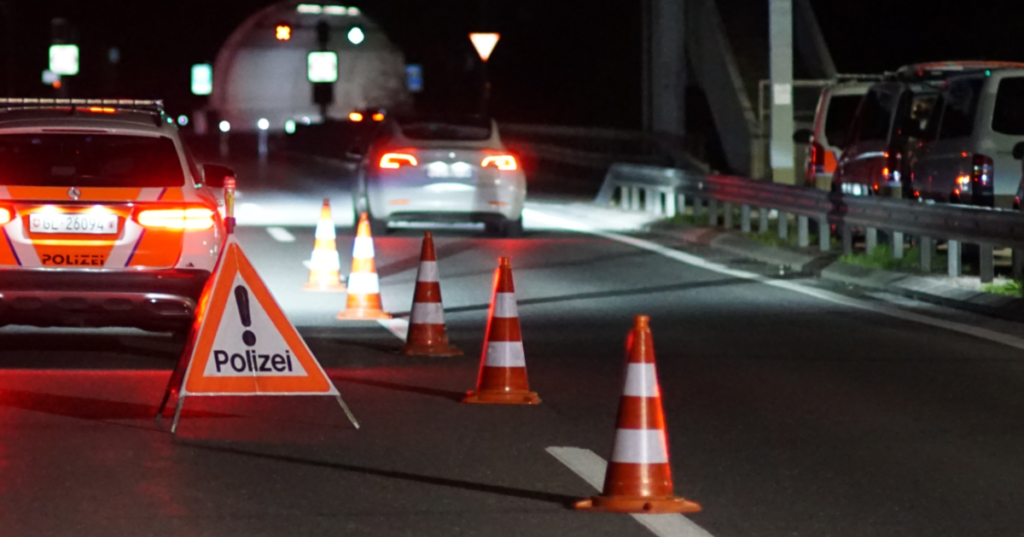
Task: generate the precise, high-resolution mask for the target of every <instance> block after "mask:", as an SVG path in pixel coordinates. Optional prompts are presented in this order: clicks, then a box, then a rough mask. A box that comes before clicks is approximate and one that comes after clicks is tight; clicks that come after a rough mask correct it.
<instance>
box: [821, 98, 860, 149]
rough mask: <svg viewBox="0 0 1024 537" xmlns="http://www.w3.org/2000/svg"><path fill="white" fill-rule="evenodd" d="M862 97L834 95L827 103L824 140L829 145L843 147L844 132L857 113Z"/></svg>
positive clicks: (848, 128)
mask: <svg viewBox="0 0 1024 537" xmlns="http://www.w3.org/2000/svg"><path fill="white" fill-rule="evenodd" d="M863 97H864V96H863V95H834V96H832V98H831V99H829V101H828V112H827V113H826V115H825V140H827V141H828V143H829V144H831V145H836V146H842V145H844V143H843V142H844V140H843V139H844V138H845V137H846V132H847V131H848V130H850V123H852V122H853V116H854V115H856V113H857V107H858V106H860V101H861V99H862V98H863Z"/></svg>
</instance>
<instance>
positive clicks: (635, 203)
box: [629, 186, 640, 211]
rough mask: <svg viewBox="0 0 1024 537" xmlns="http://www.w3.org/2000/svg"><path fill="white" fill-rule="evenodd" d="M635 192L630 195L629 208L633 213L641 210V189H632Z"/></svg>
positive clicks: (635, 187) (636, 187)
mask: <svg viewBox="0 0 1024 537" xmlns="http://www.w3.org/2000/svg"><path fill="white" fill-rule="evenodd" d="M630 190H632V191H633V192H632V193H631V194H630V195H629V208H630V210H633V211H639V210H640V187H638V186H634V187H630Z"/></svg>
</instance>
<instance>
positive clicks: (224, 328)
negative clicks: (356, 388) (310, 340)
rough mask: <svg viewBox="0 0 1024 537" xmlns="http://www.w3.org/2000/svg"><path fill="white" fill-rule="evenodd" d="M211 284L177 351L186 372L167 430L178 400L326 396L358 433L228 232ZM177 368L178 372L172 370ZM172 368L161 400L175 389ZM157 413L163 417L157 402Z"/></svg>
mask: <svg viewBox="0 0 1024 537" xmlns="http://www.w3.org/2000/svg"><path fill="white" fill-rule="evenodd" d="M213 278H214V280H213V284H212V286H209V287H208V288H207V290H206V292H205V293H204V297H203V303H202V304H201V306H200V308H199V312H198V313H197V315H196V319H197V321H196V324H197V328H193V333H192V339H191V341H190V342H189V344H188V345H187V346H186V347H185V353H186V355H185V356H184V357H183V358H185V359H186V360H187V362H186V363H187V364H188V365H187V368H186V369H185V372H184V381H183V382H182V384H181V391H180V393H179V395H178V396H179V399H178V409H177V410H176V411H175V420H174V424H173V425H172V426H171V431H172V432H173V431H174V429H175V428H176V425H177V421H178V417H179V415H180V412H181V405H182V402H183V401H184V398H185V397H186V396H196V395H198V396H202V395H332V396H335V397H337V399H338V402H339V404H341V407H342V409H344V410H345V413H346V414H347V415H348V417H349V419H350V420H351V421H352V423H353V424H354V425H355V426H356V427H357V428H358V427H359V425H358V424H357V423H356V421H355V418H354V417H353V416H352V415H351V413H350V412H349V410H348V408H347V407H346V406H345V403H344V401H342V399H341V396H340V394H339V393H338V390H337V388H335V387H334V384H333V383H332V382H331V380H330V379H329V378H328V377H327V374H326V373H325V372H324V370H323V368H322V367H320V363H319V362H317V360H316V358H315V357H313V353H312V352H310V350H309V347H307V346H306V342H305V341H303V340H302V337H301V336H300V335H299V333H298V331H297V330H296V329H295V327H294V326H293V325H292V323H291V322H290V321H289V320H288V318H287V317H285V314H284V311H283V310H282V309H281V307H280V306H278V305H277V302H276V301H275V300H274V297H273V296H272V295H271V294H270V290H268V289H267V286H266V284H264V283H263V280H261V279H260V277H259V275H258V274H256V269H254V268H253V266H252V263H251V262H249V259H248V258H246V257H245V254H244V253H242V248H241V247H240V246H239V244H238V242H237V241H236V240H235V237H234V235H229V236H228V240H227V242H226V244H225V246H224V252H223V254H222V256H221V259H220V263H219V264H218V266H217V270H216V272H215V274H214V276H213ZM178 371H180V370H178ZM178 374H179V373H178V372H177V371H176V373H175V375H172V379H171V383H170V386H168V394H165V396H164V404H166V402H167V398H168V395H169V394H170V393H171V392H172V391H174V390H176V388H177V382H181V380H180V379H181V377H178V378H179V380H178V381H177V382H176V380H175V378H174V377H175V376H176V375H178ZM160 412H161V413H162V412H163V404H162V405H161V410H160Z"/></svg>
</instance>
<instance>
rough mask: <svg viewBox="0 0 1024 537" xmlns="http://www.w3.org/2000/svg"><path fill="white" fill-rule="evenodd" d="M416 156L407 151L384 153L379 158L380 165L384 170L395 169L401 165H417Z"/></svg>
mask: <svg viewBox="0 0 1024 537" xmlns="http://www.w3.org/2000/svg"><path fill="white" fill-rule="evenodd" d="M418 165H419V162H418V161H417V160H416V157H414V156H412V155H410V154H408V153H385V154H384V156H383V157H381V158H380V167H381V168H383V169H386V170H397V169H399V168H401V167H402V166H418Z"/></svg>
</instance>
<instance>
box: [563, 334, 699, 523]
mask: <svg viewBox="0 0 1024 537" xmlns="http://www.w3.org/2000/svg"><path fill="white" fill-rule="evenodd" d="M649 324H650V317H648V316H646V315H637V316H636V323H635V325H634V326H633V331H632V332H631V333H630V335H629V338H628V339H627V340H626V382H625V386H624V387H623V390H622V399H621V400H620V402H619V419H618V428H617V430H616V431H615V444H614V445H613V446H612V458H611V461H609V463H608V470H607V471H606V472H605V476H604V491H603V492H602V493H601V494H600V495H599V496H594V497H592V498H589V499H586V500H580V501H578V502H576V506H575V507H576V509H581V510H584V509H585V510H592V511H609V512H614V513H696V512H697V511H700V509H701V508H700V505H697V504H696V503H694V502H691V501H688V500H684V499H683V498H679V497H676V496H674V495H673V492H672V470H671V468H670V467H669V462H668V438H667V437H666V435H665V415H664V413H663V412H662V409H661V388H660V387H659V386H658V374H657V372H656V370H655V368H654V340H653V339H652V338H651V329H650V326H649Z"/></svg>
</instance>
